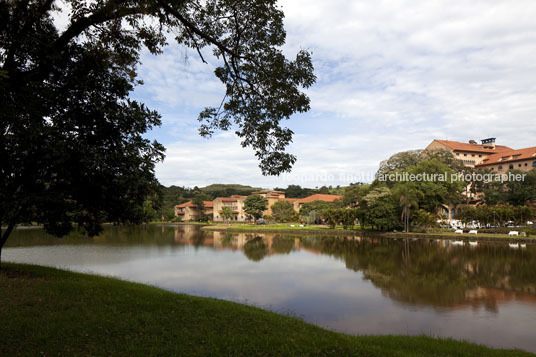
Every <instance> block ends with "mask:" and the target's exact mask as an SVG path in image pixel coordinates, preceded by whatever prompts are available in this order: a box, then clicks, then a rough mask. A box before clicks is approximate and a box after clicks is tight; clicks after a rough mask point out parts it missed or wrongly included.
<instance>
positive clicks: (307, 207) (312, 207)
mask: <svg viewBox="0 0 536 357" xmlns="http://www.w3.org/2000/svg"><path fill="white" fill-rule="evenodd" d="M339 206H340V203H338V202H326V201H320V200H315V201H312V202H307V203H304V204H303V205H302V206H301V208H300V216H302V217H305V216H307V215H309V212H311V211H315V212H316V213H317V215H318V216H322V212H324V211H325V210H326V209H328V208H337V207H339Z"/></svg>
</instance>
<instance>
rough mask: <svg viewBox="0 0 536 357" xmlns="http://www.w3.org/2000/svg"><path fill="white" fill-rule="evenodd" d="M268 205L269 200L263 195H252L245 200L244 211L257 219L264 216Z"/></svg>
mask: <svg viewBox="0 0 536 357" xmlns="http://www.w3.org/2000/svg"><path fill="white" fill-rule="evenodd" d="M267 206H268V201H267V200H266V198H264V197H262V196H261V195H250V196H248V197H247V198H246V199H245V200H244V211H245V212H246V213H247V214H248V215H250V216H252V217H253V218H255V220H257V219H259V218H261V217H262V215H263V212H264V211H265V210H266V208H267Z"/></svg>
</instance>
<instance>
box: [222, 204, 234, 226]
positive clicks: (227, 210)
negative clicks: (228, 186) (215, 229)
mask: <svg viewBox="0 0 536 357" xmlns="http://www.w3.org/2000/svg"><path fill="white" fill-rule="evenodd" d="M220 216H221V218H223V219H224V220H226V221H227V223H229V221H230V220H231V219H233V218H234V214H233V210H232V209H231V207H223V208H222V209H221V211H220Z"/></svg>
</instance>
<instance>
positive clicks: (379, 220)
mask: <svg viewBox="0 0 536 357" xmlns="http://www.w3.org/2000/svg"><path fill="white" fill-rule="evenodd" d="M358 211H361V212H362V213H363V215H358V218H361V219H362V220H363V222H362V223H361V225H363V226H364V225H365V224H368V225H371V226H372V227H373V229H377V230H390V229H392V228H393V227H396V226H397V225H398V222H399V221H398V212H397V204H396V200H395V198H394V196H393V195H392V192H391V190H390V189H389V188H388V187H385V186H379V187H374V188H372V189H371V190H370V191H369V192H368V193H367V195H365V197H363V205H362V206H360V207H359V208H358Z"/></svg>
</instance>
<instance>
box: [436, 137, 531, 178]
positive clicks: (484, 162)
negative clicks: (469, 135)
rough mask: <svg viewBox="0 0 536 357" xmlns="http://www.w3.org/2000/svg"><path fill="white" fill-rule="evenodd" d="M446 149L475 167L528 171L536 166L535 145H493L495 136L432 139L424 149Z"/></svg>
mask: <svg viewBox="0 0 536 357" xmlns="http://www.w3.org/2000/svg"><path fill="white" fill-rule="evenodd" d="M440 149H443V150H448V151H450V152H452V155H454V157H456V158H457V159H459V160H460V161H462V162H463V163H464V165H465V166H467V167H472V168H476V169H488V170H491V171H496V172H507V171H508V170H514V169H515V170H521V171H530V170H532V169H534V168H536V147H530V148H525V149H518V150H515V149H512V148H509V147H508V146H503V145H495V138H488V139H483V140H481V144H477V143H476V141H474V140H469V142H468V143H461V142H458V141H450V140H437V139H436V140H434V141H432V142H431V143H430V145H428V146H427V147H426V149H425V150H440Z"/></svg>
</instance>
